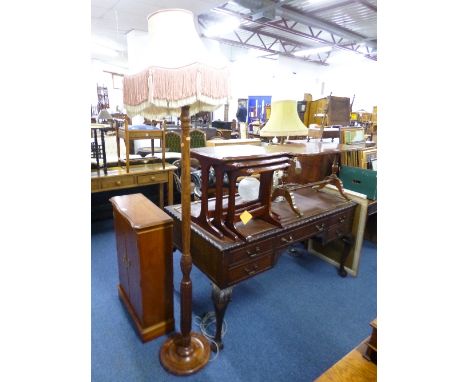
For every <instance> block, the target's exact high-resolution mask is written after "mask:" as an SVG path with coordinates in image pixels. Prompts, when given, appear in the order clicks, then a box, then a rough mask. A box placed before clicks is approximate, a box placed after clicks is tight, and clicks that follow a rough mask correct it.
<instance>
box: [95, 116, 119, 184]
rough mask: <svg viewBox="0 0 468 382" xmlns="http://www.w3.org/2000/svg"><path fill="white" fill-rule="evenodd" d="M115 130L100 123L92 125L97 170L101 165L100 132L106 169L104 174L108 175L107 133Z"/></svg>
mask: <svg viewBox="0 0 468 382" xmlns="http://www.w3.org/2000/svg"><path fill="white" fill-rule="evenodd" d="M111 130H115V129H114V128H113V127H112V126H109V125H104V124H100V123H92V124H91V131H92V133H93V138H94V156H95V158H96V164H97V168H98V169H99V168H100V164H99V145H98V131H100V133H101V150H102V162H103V168H104V174H106V175H107V157H106V139H105V136H106V134H105V133H106V131H111Z"/></svg>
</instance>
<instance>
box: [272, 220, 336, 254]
mask: <svg viewBox="0 0 468 382" xmlns="http://www.w3.org/2000/svg"><path fill="white" fill-rule="evenodd" d="M327 227H328V224H327V222H326V219H320V220H317V221H315V222H313V223H311V224H307V225H306V226H305V227H299V228H295V229H293V230H291V231H290V232H286V233H284V234H282V235H280V236H279V237H278V238H277V241H276V243H277V248H283V247H287V246H289V245H291V244H293V243H295V242H298V241H301V240H306V239H308V238H310V237H311V236H314V235H316V234H318V233H320V232H326V230H327Z"/></svg>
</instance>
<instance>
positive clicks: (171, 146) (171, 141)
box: [166, 131, 181, 153]
mask: <svg viewBox="0 0 468 382" xmlns="http://www.w3.org/2000/svg"><path fill="white" fill-rule="evenodd" d="M180 142H181V136H180V135H179V134H178V133H175V132H173V131H168V132H167V133H166V149H167V151H171V152H176V153H180V152H181V148H180Z"/></svg>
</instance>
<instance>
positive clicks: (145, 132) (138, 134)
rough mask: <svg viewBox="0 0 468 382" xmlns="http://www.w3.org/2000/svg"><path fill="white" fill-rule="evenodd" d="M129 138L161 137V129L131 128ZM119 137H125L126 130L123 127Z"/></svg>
mask: <svg viewBox="0 0 468 382" xmlns="http://www.w3.org/2000/svg"><path fill="white" fill-rule="evenodd" d="M128 135H129V138H130V140H134V139H159V138H161V135H162V133H161V131H160V130H156V131H155V130H152V131H151V130H140V131H137V130H131V131H129V134H128ZM119 137H120V138H123V139H125V130H124V129H121V130H120V131H119Z"/></svg>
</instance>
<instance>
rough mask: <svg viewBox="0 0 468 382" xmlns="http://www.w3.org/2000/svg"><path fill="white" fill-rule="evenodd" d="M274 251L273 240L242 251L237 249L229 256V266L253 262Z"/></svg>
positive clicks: (253, 245)
mask: <svg viewBox="0 0 468 382" xmlns="http://www.w3.org/2000/svg"><path fill="white" fill-rule="evenodd" d="M272 249H273V240H264V241H260V242H258V243H255V244H251V245H248V246H246V247H244V248H242V249H237V250H234V251H232V252H231V253H230V254H229V264H230V265H232V264H237V263H241V262H245V261H252V260H255V259H257V258H259V257H260V256H262V255H264V254H266V253H267V252H270V251H271V250H272Z"/></svg>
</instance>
